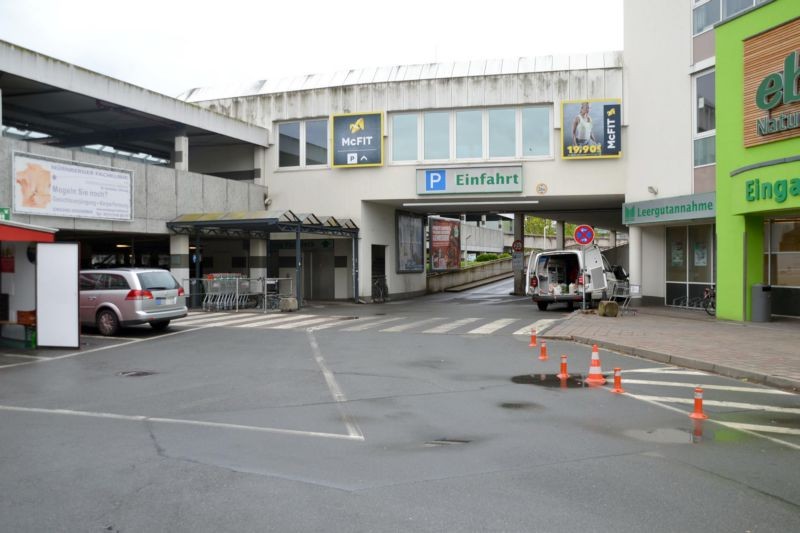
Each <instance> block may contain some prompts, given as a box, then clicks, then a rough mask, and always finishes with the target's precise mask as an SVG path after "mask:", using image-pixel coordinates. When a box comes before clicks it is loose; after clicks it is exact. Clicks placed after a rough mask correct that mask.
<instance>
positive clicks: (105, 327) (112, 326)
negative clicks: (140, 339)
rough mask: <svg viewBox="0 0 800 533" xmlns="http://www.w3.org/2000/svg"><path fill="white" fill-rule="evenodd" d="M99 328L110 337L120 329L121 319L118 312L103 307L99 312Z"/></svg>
mask: <svg viewBox="0 0 800 533" xmlns="http://www.w3.org/2000/svg"><path fill="white" fill-rule="evenodd" d="M96 323H97V329H98V330H100V334H101V335H105V336H106V337H110V336H111V335H114V334H115V333H116V332H117V330H119V319H118V318H117V314H116V313H115V312H114V311H112V310H111V309H103V310H102V311H100V312H99V313H97V320H96Z"/></svg>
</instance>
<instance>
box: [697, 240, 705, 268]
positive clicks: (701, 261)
mask: <svg viewBox="0 0 800 533" xmlns="http://www.w3.org/2000/svg"><path fill="white" fill-rule="evenodd" d="M694 266H699V267H704V266H708V248H706V243H704V242H698V243H695V245H694Z"/></svg>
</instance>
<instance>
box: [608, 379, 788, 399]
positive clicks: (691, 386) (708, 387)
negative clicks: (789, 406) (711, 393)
mask: <svg viewBox="0 0 800 533" xmlns="http://www.w3.org/2000/svg"><path fill="white" fill-rule="evenodd" d="M628 383H630V384H632V385H658V386H661V387H685V388H687V389H694V388H695V387H698V386H699V387H702V389H703V390H724V391H732V392H756V393H761V394H777V395H785V396H794V394H792V393H791V392H785V391H782V390H777V389H767V388H763V389H759V388H756V387H731V386H727V385H705V384H700V385H698V384H697V383H680V382H677V381H650V380H646V379H625V380H623V384H628Z"/></svg>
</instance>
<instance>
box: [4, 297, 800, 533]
mask: <svg viewBox="0 0 800 533" xmlns="http://www.w3.org/2000/svg"><path fill="white" fill-rule="evenodd" d="M509 289H510V286H509V285H508V283H507V282H501V283H499V284H495V285H492V286H488V287H484V288H481V289H477V290H475V291H470V292H469V293H458V294H442V295H433V296H429V297H424V298H421V299H416V300H411V301H403V302H390V303H388V304H384V305H354V304H346V305H344V304H319V305H315V306H310V307H309V308H308V309H306V310H304V312H309V313H313V314H319V315H325V314H336V315H337V316H344V315H347V316H358V317H361V318H365V317H369V316H374V315H380V316H387V317H392V316H395V315H396V316H400V315H402V316H403V317H406V320H415V321H418V320H425V317H440V318H443V319H444V320H457V319H459V318H462V317H474V316H477V315H478V314H480V316H482V317H486V318H493V317H496V318H498V319H500V318H505V317H511V318H516V319H518V320H519V324H520V325H522V324H523V323H527V322H535V321H536V320H539V319H552V318H559V317H562V316H563V314H564V312H562V311H560V310H555V309H554V310H552V311H548V312H546V313H542V312H540V311H538V310H537V309H536V308H535V306H533V305H532V304H531V303H530V301H529V300H528V299H527V298H518V297H511V296H509V295H508V290H509ZM358 320H359V319H354V320H353V323H357V322H358ZM439 323H441V322H437V324H439ZM511 329H516V328H511ZM85 333H86V335H85V336H84V337H83V339H82V342H83V343H85V344H83V345H82V349H81V350H80V351H79V352H78V353H77V354H76V353H75V352H72V351H45V352H41V353H39V352H36V355H33V356H31V355H30V354H29V355H28V358H14V355H13V353H12V355H11V356H7V357H5V358H4V359H3V360H0V364H10V365H11V366H6V367H0V490H2V493H3V498H2V499H0V524H2V526H0V529H2V530H3V531H167V530H168V531H234V530H236V531H319V530H326V531H443V530H448V531H455V530H460V531H578V530H583V531H617V532H619V531H642V530H648V531H686V530H703V531H790V530H792V529H794V528H796V525H797V519H798V516H800V507H798V506H799V505H800V479H799V478H800V476H798V468H797V465H798V464H799V462H798V460H800V437H798V435H797V434H796V433H797V430H800V415H798V414H797V413H799V412H800V399H799V398H798V396H797V395H786V394H779V393H777V392H776V393H772V392H771V391H770V389H765V388H763V387H757V386H755V385H751V384H746V383H742V382H738V381H735V380H730V379H727V378H722V377H719V376H710V375H701V374H695V373H686V372H684V371H683V370H682V369H675V368H665V367H664V366H663V365H660V364H657V363H653V362H650V361H646V360H642V359H636V358H632V357H627V356H623V355H619V354H614V353H610V352H606V351H601V353H600V355H601V359H602V366H603V370H604V371H607V372H608V371H609V370H610V369H611V368H613V367H615V366H618V367H621V368H622V369H623V370H624V371H625V373H624V374H623V376H624V377H623V386H624V387H625V389H626V391H627V392H628V393H629V394H627V395H619V394H614V393H612V392H611V391H610V387H609V386H606V387H587V386H584V384H583V383H582V382H581V380H582V378H583V377H585V374H586V372H587V371H588V368H589V359H590V349H589V348H588V347H586V346H582V345H578V344H575V343H570V342H566V341H556V342H550V343H548V348H549V359H548V360H547V361H540V360H539V359H538V356H539V354H540V352H539V351H538V349H537V348H531V347H529V346H528V344H529V338H528V336H526V335H512V334H511V333H510V331H509V330H508V329H507V330H502V331H499V332H497V333H494V334H489V335H465V334H425V333H421V332H413V331H405V332H399V333H389V332H382V331H380V330H378V329H366V330H364V331H352V332H345V331H341V329H336V328H331V329H325V330H319V331H313V330H312V331H307V330H306V329H305V328H303V329H300V330H277V329H264V328H232V327H204V328H197V327H194V328H193V327H188V326H183V327H181V326H176V327H173V328H172V329H171V330H170V331H169V332H167V334H155V333H153V332H151V331H150V330H148V329H146V328H138V329H137V328H132V329H130V330H126V331H124V332H123V333H122V335H123V336H124V338H122V339H117V340H109V339H103V338H98V337H96V336H94V335H92V332H91V331H87V332H85ZM561 354H566V355H568V361H569V364H570V369H569V370H570V373H571V374H573V375H574V376H575V378H576V379H573V380H571V381H569V382H567V386H566V387H565V388H562V386H561V385H562V384H561V382H560V381H559V380H557V379H555V378H554V377H553V376H554V374H556V373H557V372H558V371H559V362H560V355H561ZM17 355H19V353H17ZM30 357H42V358H43V359H41V360H38V359H31V358H30ZM59 357H62V358H59ZM131 372H134V373H136V372H138V373H139V374H133V375H131V374H130V373H131ZM626 379H629V380H631V381H633V380H638V381H639V382H640V383H636V384H634V383H631V384H627V383H626V382H625V380H626ZM659 380H660V381H661V383H671V384H673V385H669V386H667V385H663V384H653V382H656V381H659ZM676 383H677V384H678V385H674V384H676ZM680 384H684V385H686V386H683V387H682V386H680ZM697 384H703V385H704V386H707V387H717V388H716V389H711V388H710V389H707V390H706V399H707V400H709V401H711V400H712V399H713V400H714V401H717V402H728V403H721V404H718V405H714V406H711V405H709V406H706V409H705V411H706V413H707V414H709V415H710V417H711V419H710V420H708V421H706V422H703V423H700V424H698V423H693V421H692V420H691V419H690V418H689V417H688V413H689V412H690V411H691V409H692V405H691V404H684V403H677V402H676V401H675V399H677V400H682V399H691V398H692V392H693V386H694V385H697ZM758 389H761V390H760V391H759V390H758ZM718 422H725V423H728V424H729V425H724V424H721V423H718ZM730 424H748V425H749V426H748V427H750V426H752V427H761V428H763V427H766V426H773V428H774V427H778V428H783V429H785V430H787V431H785V432H783V433H774V432H762V431H752V430H746V431H745V430H739V429H734V428H733V427H732V426H731V425H730ZM792 430H794V432H792Z"/></svg>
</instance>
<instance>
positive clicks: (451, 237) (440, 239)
mask: <svg viewBox="0 0 800 533" xmlns="http://www.w3.org/2000/svg"><path fill="white" fill-rule="evenodd" d="M428 220H429V221H430V239H431V248H430V256H431V271H432V272H446V271H448V270H458V269H459V268H461V222H460V221H458V220H451V219H448V218H438V217H429V218H428Z"/></svg>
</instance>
